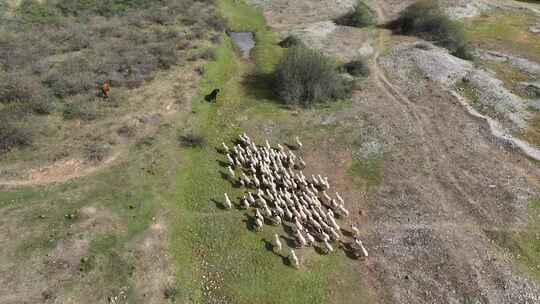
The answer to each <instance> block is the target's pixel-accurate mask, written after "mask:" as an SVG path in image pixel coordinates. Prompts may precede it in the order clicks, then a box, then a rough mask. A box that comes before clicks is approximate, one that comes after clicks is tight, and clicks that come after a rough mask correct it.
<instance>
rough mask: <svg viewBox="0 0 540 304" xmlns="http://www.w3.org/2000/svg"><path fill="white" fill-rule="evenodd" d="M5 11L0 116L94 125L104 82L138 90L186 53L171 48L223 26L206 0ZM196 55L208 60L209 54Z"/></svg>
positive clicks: (80, 1)
mask: <svg viewBox="0 0 540 304" xmlns="http://www.w3.org/2000/svg"><path fill="white" fill-rule="evenodd" d="M0 2H1V1H0ZM13 3H16V2H13ZM6 7H7V6H6V5H5V4H4V5H0V16H2V18H0V114H2V113H4V114H5V113H8V112H11V111H14V109H16V111H18V112H24V113H26V115H31V114H32V113H34V114H50V113H52V112H55V111H56V110H57V109H58V110H60V111H61V114H62V115H63V117H64V118H65V119H75V118H76V119H83V120H92V119H96V117H97V116H96V105H93V104H92V103H95V99H94V98H93V97H95V95H96V94H98V93H99V87H100V86H101V85H102V84H103V82H104V81H105V80H109V81H110V83H111V86H112V87H113V88H114V87H126V88H135V87H138V86H140V85H142V84H143V83H144V81H147V80H150V79H152V77H153V76H154V75H155V73H156V72H157V71H159V70H162V69H167V68H169V67H171V66H172V65H175V64H177V63H178V60H179V58H182V57H185V56H182V54H184V53H187V52H188V51H189V52H191V51H192V50H191V49H190V50H187V48H181V47H178V46H179V45H188V46H191V45H192V44H191V43H190V40H192V39H195V38H204V39H206V38H210V37H211V35H212V32H215V31H218V32H221V31H222V30H223V29H224V26H225V23H224V21H223V20H222V19H221V18H220V17H219V16H218V15H217V13H216V11H215V8H214V5H213V0H106V1H104V0H22V1H20V2H19V5H18V6H17V7H16V8H15V9H13V7H11V8H9V10H10V13H9V14H7V13H6V14H4V11H5V10H7V9H8V8H6ZM197 54H199V55H200V56H201V57H202V58H212V54H211V52H210V51H206V52H205V51H203V52H200V53H197ZM114 92H115V91H114V90H113V92H112V94H113V95H114ZM72 99H77V100H79V101H80V100H83V99H84V102H71V100H72ZM1 104H3V105H9V106H1ZM13 104H16V106H13ZM12 116H13V115H5V116H4V117H7V119H8V120H13V118H11V117H12ZM25 142H28V141H25ZM4 150H5V149H4Z"/></svg>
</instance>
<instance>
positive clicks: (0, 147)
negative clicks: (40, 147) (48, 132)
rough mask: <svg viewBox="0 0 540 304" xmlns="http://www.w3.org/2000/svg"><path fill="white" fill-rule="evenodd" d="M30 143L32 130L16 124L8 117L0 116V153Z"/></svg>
mask: <svg viewBox="0 0 540 304" xmlns="http://www.w3.org/2000/svg"><path fill="white" fill-rule="evenodd" d="M31 144H32V132H31V131H30V130H28V129H27V128H24V127H22V126H16V125H15V124H14V123H12V122H10V121H9V118H7V117H2V116H0V153H5V152H9V151H10V150H11V149H13V148H16V147H24V146H29V145H31Z"/></svg>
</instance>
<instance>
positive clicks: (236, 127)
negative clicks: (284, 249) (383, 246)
mask: <svg viewBox="0 0 540 304" xmlns="http://www.w3.org/2000/svg"><path fill="white" fill-rule="evenodd" d="M232 5H233V4H232V1H222V2H220V7H222V8H225V9H226V10H225V13H226V16H229V17H227V19H229V20H231V19H232V20H231V21H229V22H230V24H232V25H233V26H234V28H235V29H236V30H243V31H246V30H248V31H254V32H255V35H256V37H261V36H262V37H265V38H264V39H269V40H266V43H271V44H272V45H275V44H277V40H271V39H270V38H269V37H272V35H268V36H265V35H260V32H259V30H261V31H263V32H264V31H267V30H266V28H265V27H264V26H263V25H262V23H259V22H257V21H256V20H260V19H259V18H262V17H261V15H260V11H258V10H255V9H248V8H246V7H243V4H240V7H242V9H241V10H240V11H241V12H243V13H242V14H241V16H239V17H238V16H236V15H234V14H232V13H231V11H230V10H229V9H232V8H231V7H232ZM227 14H228V15H227ZM249 14H251V15H249ZM246 16H250V17H252V18H246ZM242 22H245V23H242ZM223 41H224V42H223V44H222V45H221V46H220V47H219V48H218V51H217V57H216V61H215V62H213V63H210V64H209V65H208V66H207V67H206V68H205V71H207V72H206V73H205V79H204V80H203V82H202V86H201V93H200V94H199V98H196V99H195V103H194V110H195V113H196V114H195V116H194V117H192V121H191V122H190V125H192V126H194V127H195V131H196V132H198V134H204V136H205V138H207V140H208V143H209V145H208V148H195V149H183V150H182V154H183V162H182V166H181V167H182V170H180V173H179V175H178V177H177V190H178V193H177V196H178V200H177V202H178V208H181V209H182V221H181V224H179V225H178V227H177V228H176V231H175V233H174V237H173V238H172V243H173V248H174V249H173V252H174V254H175V257H176V259H177V262H178V269H179V270H178V277H179V281H180V282H184V284H183V286H179V287H178V290H179V292H178V296H179V298H181V299H184V300H185V301H191V302H205V301H208V299H209V298H212V297H218V298H224V299H229V300H230V301H233V302H234V303H253V302H268V301H269V299H272V300H271V301H272V302H274V303H328V302H333V301H334V300H332V299H330V288H331V287H335V286H334V284H333V283H332V282H331V281H330V279H331V278H332V277H333V276H334V275H337V273H340V275H341V276H342V277H346V278H348V279H346V280H345V281H346V282H347V283H346V284H345V285H346V286H342V287H341V288H343V290H349V291H348V293H349V294H350V290H353V287H352V286H359V285H360V284H361V282H359V281H358V278H357V277H356V278H355V270H354V269H353V267H351V266H352V264H351V263H352V262H350V261H348V260H347V258H345V257H344V256H343V254H339V255H335V256H330V257H322V256H319V255H317V254H315V253H314V252H312V250H305V251H301V253H300V258H301V259H302V264H303V266H302V269H301V270H300V271H297V270H294V269H292V268H290V267H288V266H286V265H284V264H283V262H282V259H281V258H279V257H277V256H275V255H273V254H272V253H270V252H267V251H266V250H265V249H264V248H265V244H264V241H263V240H264V239H266V240H268V239H270V238H271V236H272V234H273V232H278V230H277V229H274V228H271V227H268V226H266V227H265V230H264V231H263V232H262V233H253V232H250V231H248V230H247V228H246V224H245V216H244V215H243V214H241V213H239V212H237V211H223V210H220V209H219V208H217V207H216V204H214V203H213V201H221V200H222V197H223V193H225V192H227V193H229V195H231V194H232V195H231V196H232V197H236V196H238V195H239V194H240V192H239V190H236V189H234V188H232V187H231V185H230V184H229V183H228V182H227V181H226V180H224V179H222V178H221V176H220V174H219V170H220V167H219V166H218V165H217V163H216V160H217V159H222V160H224V157H223V155H220V154H218V153H217V152H216V151H215V149H214V148H212V147H216V146H219V143H220V142H221V141H226V142H229V141H230V140H231V139H232V138H233V137H235V136H237V135H238V134H239V133H240V131H242V130H243V128H242V125H243V122H242V117H244V116H248V117H249V120H250V121H260V120H265V119H268V117H272V118H274V117H277V118H282V117H283V116H285V115H287V111H286V110H284V109H281V108H279V107H278V105H277V104H275V103H271V102H264V100H258V99H255V98H254V95H255V96H256V95H257V93H261V92H249V90H251V89H250V88H249V87H246V86H245V84H244V81H243V80H242V78H243V77H245V76H246V75H249V74H250V73H252V71H251V70H252V69H255V70H258V69H260V67H251V66H249V65H247V64H246V63H245V62H242V61H239V60H238V59H237V58H236V57H235V54H234V52H233V50H232V45H231V42H230V41H229V40H228V39H227V38H225V39H223ZM271 49H274V50H277V49H275V48H271ZM271 49H270V50H271ZM269 52H270V51H269V50H266V53H265V55H264V56H259V55H257V54H256V55H255V62H256V65H262V66H263V67H268V68H269V67H271V66H272V65H273V63H274V62H275V61H274V58H273V57H277V58H279V56H280V55H281V52H276V53H274V54H273V55H272V56H270V57H272V58H271V59H269V61H266V59H267V58H268V57H269V55H270V53H269ZM263 70H266V68H263ZM267 71H268V70H267ZM213 87H223V88H225V90H224V91H223V94H222V97H221V98H220V100H219V101H218V103H217V105H212V104H208V103H199V101H198V100H200V99H201V97H202V96H204V95H203V94H205V92H207V91H209V90H210V89H211V88H213ZM234 117H236V119H234ZM231 118H232V119H231ZM248 123H249V122H248ZM253 133H256V134H253ZM257 133H258V132H252V133H251V134H252V136H253V137H255V138H257V137H259V136H260V135H259V134H257ZM208 185H212V187H208ZM205 278H219V279H218V281H222V282H226V283H225V284H221V285H220V286H219V287H218V288H216V289H214V290H211V291H206V290H205V289H204V288H203V286H205V283H206V282H205ZM188 282H189V283H188ZM356 290H357V291H358V292H362V291H360V290H358V289H356ZM335 293H336V294H340V292H335ZM362 293H363V292H362ZM349 300H350V301H356V299H349Z"/></svg>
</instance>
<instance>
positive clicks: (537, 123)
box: [520, 112, 540, 147]
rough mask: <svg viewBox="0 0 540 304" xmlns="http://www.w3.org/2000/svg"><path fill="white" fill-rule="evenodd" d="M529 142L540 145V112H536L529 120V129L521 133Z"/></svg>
mask: <svg viewBox="0 0 540 304" xmlns="http://www.w3.org/2000/svg"><path fill="white" fill-rule="evenodd" d="M520 137H521V138H523V139H524V140H526V141H527V142H529V143H531V144H533V145H535V146H537V147H540V113H538V112H536V113H535V114H534V117H533V118H532V119H531V120H529V121H528V126H527V129H525V131H524V132H523V134H521V135H520Z"/></svg>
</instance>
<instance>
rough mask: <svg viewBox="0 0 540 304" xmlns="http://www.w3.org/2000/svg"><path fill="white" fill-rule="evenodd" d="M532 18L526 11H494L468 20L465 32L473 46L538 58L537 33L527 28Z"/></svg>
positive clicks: (539, 40)
mask: <svg viewBox="0 0 540 304" xmlns="http://www.w3.org/2000/svg"><path fill="white" fill-rule="evenodd" d="M534 22H535V18H534V17H533V16H532V15H529V14H525V13H515V12H502V11H494V12H493V13H489V14H484V15H481V16H479V17H476V18H474V19H472V20H471V21H470V22H468V24H467V26H466V36H467V39H468V41H470V42H471V43H473V44H474V45H475V46H478V47H481V48H484V49H489V50H494V51H502V52H505V51H509V52H511V53H513V54H516V55H519V56H525V57H528V58H530V59H532V60H535V61H540V36H538V35H535V34H533V33H531V32H530V31H529V29H528V28H529V26H531V25H532V24H533V23H534Z"/></svg>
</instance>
